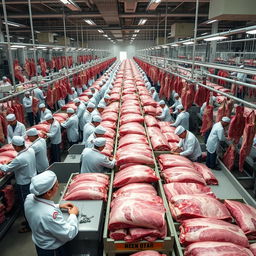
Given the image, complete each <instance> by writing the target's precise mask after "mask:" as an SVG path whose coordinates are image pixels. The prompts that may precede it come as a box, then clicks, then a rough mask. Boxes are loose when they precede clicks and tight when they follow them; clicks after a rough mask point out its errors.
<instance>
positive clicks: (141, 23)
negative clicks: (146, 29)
mask: <svg viewBox="0 0 256 256" xmlns="http://www.w3.org/2000/svg"><path fill="white" fill-rule="evenodd" d="M146 22H147V19H140V21H139V23H138V25H144V24H145V23H146Z"/></svg>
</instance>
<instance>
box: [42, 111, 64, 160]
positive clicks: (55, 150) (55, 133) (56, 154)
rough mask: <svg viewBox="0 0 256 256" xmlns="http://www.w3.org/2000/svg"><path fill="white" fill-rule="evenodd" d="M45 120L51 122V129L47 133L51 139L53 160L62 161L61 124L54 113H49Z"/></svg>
mask: <svg viewBox="0 0 256 256" xmlns="http://www.w3.org/2000/svg"><path fill="white" fill-rule="evenodd" d="M45 120H46V122H47V123H48V124H50V130H49V132H48V133H45V134H46V136H47V137H48V138H50V140H51V156H52V161H51V162H52V163H54V162H60V161H61V160H60V144H61V141H62V137H61V128H60V124H59V122H58V121H57V120H55V119H54V117H53V116H52V114H47V115H46V116H45Z"/></svg>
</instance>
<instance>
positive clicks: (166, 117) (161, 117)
mask: <svg viewBox="0 0 256 256" xmlns="http://www.w3.org/2000/svg"><path fill="white" fill-rule="evenodd" d="M159 105H160V107H161V108H162V113H161V115H159V116H156V118H157V119H159V120H160V121H166V122H169V121H171V119H172V118H171V115H170V110H169V108H168V107H167V105H166V104H165V101H164V100H160V101H159Z"/></svg>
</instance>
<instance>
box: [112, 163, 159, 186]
mask: <svg viewBox="0 0 256 256" xmlns="http://www.w3.org/2000/svg"><path fill="white" fill-rule="evenodd" d="M156 181H158V178H157V177H156V175H155V171H154V170H153V169H152V168H150V167H148V166H146V165H133V166H130V167H127V168H125V169H123V170H122V171H119V172H117V173H116V175H115V179H114V184H113V186H114V187H123V186H125V185H127V184H130V183H136V182H146V183H151V182H156Z"/></svg>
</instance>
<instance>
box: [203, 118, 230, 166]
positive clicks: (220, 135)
mask: <svg viewBox="0 0 256 256" xmlns="http://www.w3.org/2000/svg"><path fill="white" fill-rule="evenodd" d="M229 123H230V118H229V117H226V116H224V117H223V118H222V119H221V121H220V122H218V123H216V124H214V126H213V127H212V130H211V133H210V135H209V137H208V139H207V143H206V149H207V158H206V165H207V166H208V167H209V168H212V169H216V170H218V169H219V168H218V167H217V166H216V159H217V150H218V147H219V144H220V142H221V141H225V140H226V138H225V133H224V129H225V128H226V127H228V125H229Z"/></svg>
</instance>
